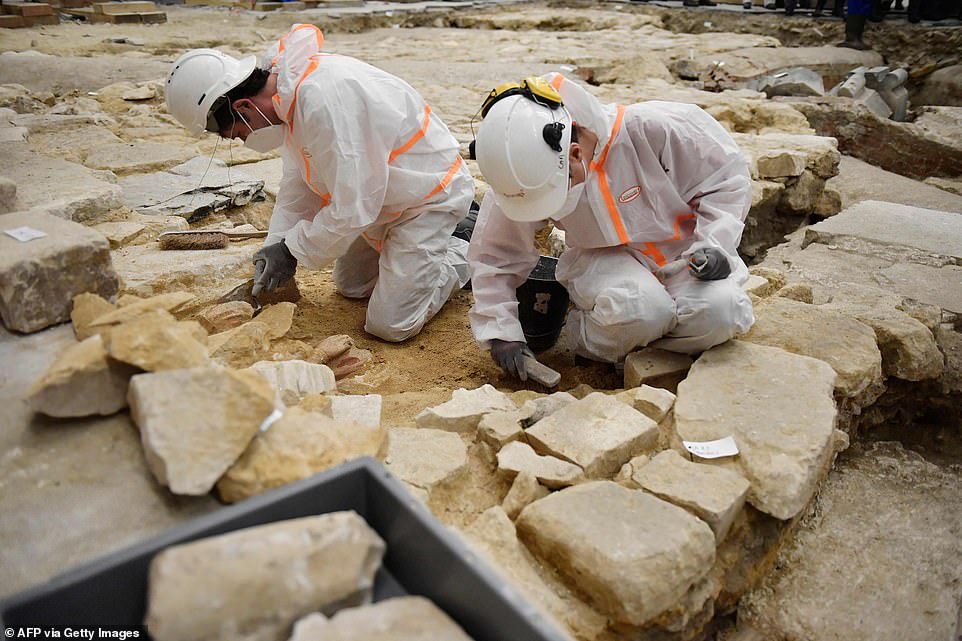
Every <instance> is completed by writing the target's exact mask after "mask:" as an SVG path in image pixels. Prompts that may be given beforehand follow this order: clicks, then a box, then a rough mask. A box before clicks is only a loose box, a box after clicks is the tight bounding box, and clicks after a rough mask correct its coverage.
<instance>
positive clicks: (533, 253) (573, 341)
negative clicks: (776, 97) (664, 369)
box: [468, 74, 755, 362]
mask: <svg viewBox="0 0 962 641" xmlns="http://www.w3.org/2000/svg"><path fill="white" fill-rule="evenodd" d="M545 77H546V79H547V80H548V81H549V82H550V83H551V84H552V86H554V87H555V88H556V89H558V90H559V91H560V93H561V97H562V100H563V101H564V104H565V107H567V109H568V111H569V112H570V113H571V117H572V119H573V120H574V121H575V122H576V123H578V124H579V125H580V126H582V127H585V128H586V129H588V130H589V131H591V132H592V133H593V134H595V135H596V136H597V137H598V144H597V146H596V148H595V152H594V158H593V159H592V160H591V162H590V164H589V165H588V175H587V177H586V185H585V190H584V193H583V194H582V196H581V199H580V200H579V202H578V204H577V207H576V208H575V210H574V211H573V212H572V213H570V214H569V215H567V216H565V217H563V218H561V219H560V220H557V221H553V222H554V224H555V226H556V227H558V228H560V229H562V230H564V231H565V239H566V242H567V244H568V246H569V248H568V249H567V250H566V251H565V252H564V254H562V256H561V258H560V259H559V261H558V266H557V270H556V277H557V279H558V281H559V282H560V283H561V284H562V285H564V286H565V287H566V288H567V290H568V293H569V295H570V297H571V301H572V303H573V304H574V307H573V309H572V310H571V311H570V312H569V314H568V321H567V324H568V326H567V328H566V331H567V336H568V341H569V344H570V347H571V349H572V350H573V351H574V352H575V354H578V355H581V356H585V357H587V358H590V359H593V360H598V361H604V362H618V361H619V360H621V359H623V358H624V357H625V355H627V354H628V353H629V352H631V351H632V350H634V349H636V348H638V347H642V346H645V345H648V344H649V343H651V344H652V345H653V346H654V347H659V348H662V349H666V350H671V351H675V352H683V353H697V352H700V351H703V350H705V349H708V348H709V347H712V346H713V345H717V344H719V343H723V342H724V341H726V340H728V339H730V338H732V337H733V336H735V335H736V334H738V333H740V332H744V331H747V330H748V329H749V328H750V327H751V326H752V324H753V323H754V320H755V319H754V316H753V313H752V305H751V301H750V300H749V298H748V296H747V295H746V294H745V293H744V292H743V291H742V289H741V287H740V284H741V283H743V282H744V281H745V280H746V279H747V278H748V268H747V267H746V266H745V263H744V262H743V261H742V260H741V258H739V256H738V254H737V252H736V248H737V247H738V243H739V240H740V238H741V234H742V228H743V222H742V221H743V220H744V219H745V216H746V215H747V213H748V210H749V207H750V206H751V201H752V185H751V178H750V176H749V172H748V165H747V163H746V161H745V160H744V158H743V157H742V155H741V153H740V152H739V150H738V147H737V146H736V144H735V142H734V141H733V140H732V138H731V136H729V135H728V133H727V132H726V131H725V130H724V128H722V126H721V125H720V124H718V122H716V121H715V120H714V119H713V118H712V117H711V116H709V115H708V114H707V113H705V112H704V111H703V110H701V109H700V108H698V107H696V106H694V105H688V104H682V103H670V102H655V101H653V102H646V103H641V104H635V105H630V106H627V107H625V106H620V105H602V104H601V103H600V102H599V101H598V100H597V99H596V98H595V97H594V96H592V95H591V94H589V93H588V92H587V91H585V90H584V89H583V88H582V87H581V86H579V85H578V84H576V83H574V82H572V81H570V80H568V79H566V78H565V77H564V76H562V75H560V74H548V75H547V76H545ZM543 226H544V222H530V223H523V222H515V221H513V220H511V219H509V218H508V217H506V216H505V215H504V213H503V212H502V211H501V209H500V208H499V207H498V206H497V204H496V203H495V200H494V197H493V195H492V194H491V192H490V191H489V192H488V193H487V194H486V195H485V197H484V199H483V202H482V204H481V210H480V212H479V215H478V222H477V226H476V228H475V230H474V235H473V236H472V242H471V248H470V250H469V252H468V261H469V264H470V266H471V277H472V281H471V282H472V288H473V290H474V299H475V304H474V307H472V309H471V313H470V319H471V328H472V330H473V332H474V336H475V339H476V340H477V341H478V344H479V345H480V346H481V348H482V349H487V348H488V347H489V346H490V341H491V340H492V339H500V340H504V341H524V340H525V338H524V333H523V331H522V328H521V324H520V322H519V321H518V310H517V307H518V303H517V298H516V295H515V288H516V287H518V286H519V285H520V284H521V283H523V282H524V281H525V279H526V278H527V276H528V274H529V273H530V271H531V269H532V268H533V267H534V266H535V265H536V264H537V262H538V252H537V250H536V249H535V246H534V236H535V233H536V232H537V231H538V229H539V228H541V227H543ZM704 247H716V248H718V249H720V250H721V251H722V252H724V254H725V255H726V256H727V258H728V260H729V263H730V266H731V270H732V271H731V275H730V276H729V277H728V278H725V279H722V280H715V281H701V280H697V279H696V278H694V277H693V276H692V274H691V273H689V271H688V270H687V269H685V270H682V271H680V272H678V273H676V274H675V275H673V276H671V277H670V278H668V279H667V280H666V281H665V282H662V281H661V280H659V278H657V277H656V276H655V274H654V273H653V272H655V271H657V270H658V268H659V267H661V266H663V265H665V264H667V263H669V262H671V261H673V260H675V259H678V258H680V257H687V256H689V255H690V254H691V253H693V252H694V251H695V250H697V249H700V248H704Z"/></svg>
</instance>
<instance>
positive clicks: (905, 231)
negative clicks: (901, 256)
mask: <svg viewBox="0 0 962 641" xmlns="http://www.w3.org/2000/svg"><path fill="white" fill-rule="evenodd" d="M960 223H962V214H960V213H951V212H942V211H936V210H934V209H923V208H921V207H912V206H909V205H901V204H898V203H886V202H881V201H878V200H866V201H862V202H860V203H856V204H855V205H852V206H851V207H848V208H846V209H845V210H844V211H842V212H840V213H839V214H837V215H835V216H832V217H831V218H829V219H828V220H823V221H822V222H820V223H818V224H815V225H812V226H811V227H809V228H808V229H807V230H806V233H805V236H806V240H807V241H808V242H819V243H822V244H830V243H832V242H833V240H834V239H837V238H838V237H842V236H850V237H855V238H859V239H862V240H867V241H870V242H873V243H878V244H882V245H899V246H909V247H912V248H915V249H918V250H921V251H923V252H926V253H930V254H939V255H942V256H947V257H949V258H952V259H954V260H955V261H956V264H959V263H962V224H960Z"/></svg>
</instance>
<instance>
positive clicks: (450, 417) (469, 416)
mask: <svg viewBox="0 0 962 641" xmlns="http://www.w3.org/2000/svg"><path fill="white" fill-rule="evenodd" d="M516 409H518V408H517V406H516V405H515V404H514V403H512V402H511V399H510V398H508V396H507V395H506V394H505V393H504V392H500V391H498V390H496V389H495V388H494V387H492V386H491V385H487V384H485V385H482V386H481V387H479V388H477V389H473V390H468V389H463V388H462V389H456V390H454V393H453V394H452V395H451V400H450V401H448V402H446V403H442V404H441V405H437V406H435V407H429V408H427V409H425V410H424V411H422V412H421V413H420V414H418V415H417V416H416V417H415V422H416V423H417V426H418V427H427V428H433V429H439V430H448V431H450V432H473V431H475V430H476V429H477V427H478V423H480V422H481V417H482V416H484V415H485V414H487V413H488V412H497V411H502V410H516Z"/></svg>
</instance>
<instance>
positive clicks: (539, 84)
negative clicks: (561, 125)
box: [481, 76, 562, 118]
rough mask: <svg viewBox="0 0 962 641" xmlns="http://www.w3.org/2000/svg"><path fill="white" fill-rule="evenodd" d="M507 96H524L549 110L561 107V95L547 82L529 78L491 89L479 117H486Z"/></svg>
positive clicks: (537, 77)
mask: <svg viewBox="0 0 962 641" xmlns="http://www.w3.org/2000/svg"><path fill="white" fill-rule="evenodd" d="M508 96H524V97H525V98H528V99H529V100H533V101H535V102H537V103H538V104H541V105H544V106H546V107H549V108H551V109H557V108H558V107H560V106H561V105H562V102H561V94H560V93H558V90H557V89H555V88H554V87H552V86H551V85H550V84H548V81H547V80H545V79H544V78H541V77H539V76H529V77H527V78H525V79H524V80H522V81H521V82H505V83H503V84H500V85H498V86H497V87H495V88H494V89H492V90H491V91H490V92H489V93H488V95H487V96H486V97H485V99H484V102H483V103H482V104H481V117H482V118H484V117H485V116H486V115H488V111H489V110H490V109H491V107H492V106H494V103H496V102H498V101H499V100H501V99H502V98H507V97H508Z"/></svg>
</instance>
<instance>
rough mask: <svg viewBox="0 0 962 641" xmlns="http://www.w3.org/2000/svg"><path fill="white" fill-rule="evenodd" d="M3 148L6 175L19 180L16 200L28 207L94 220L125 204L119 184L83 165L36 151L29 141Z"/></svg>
mask: <svg viewBox="0 0 962 641" xmlns="http://www.w3.org/2000/svg"><path fill="white" fill-rule="evenodd" d="M3 151H4V155H5V156H6V164H5V166H4V175H5V176H6V177H7V178H9V179H11V180H13V181H14V182H15V183H17V201H18V203H19V205H20V207H21V208H23V209H25V210H29V209H34V210H36V211H42V212H45V213H48V214H51V215H54V216H57V217H58V218H64V219H66V220H74V221H77V222H92V221H96V220H98V219H100V218H102V217H103V216H105V215H106V214H107V213H108V212H110V211H111V210H112V209H117V208H119V207H122V206H123V204H124V203H123V199H122V198H121V194H122V192H121V189H120V187H119V186H118V185H115V184H113V183H111V182H108V181H107V180H105V179H103V178H101V177H100V175H99V174H98V173H97V172H95V171H93V170H91V169H87V168H86V167H83V166H82V165H77V164H74V163H72V162H67V161H66V160H61V159H59V158H50V157H47V156H42V155H40V154H36V153H34V152H32V151H30V150H29V148H28V147H27V144H26V143H8V144H5V145H4V150H3ZM50 185H56V186H57V188H56V190H51V189H50Z"/></svg>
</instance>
